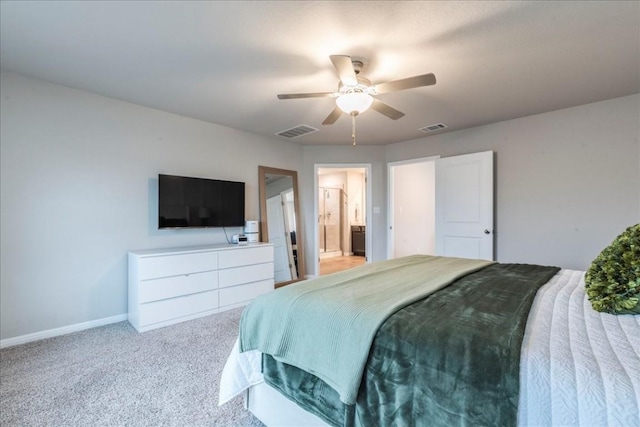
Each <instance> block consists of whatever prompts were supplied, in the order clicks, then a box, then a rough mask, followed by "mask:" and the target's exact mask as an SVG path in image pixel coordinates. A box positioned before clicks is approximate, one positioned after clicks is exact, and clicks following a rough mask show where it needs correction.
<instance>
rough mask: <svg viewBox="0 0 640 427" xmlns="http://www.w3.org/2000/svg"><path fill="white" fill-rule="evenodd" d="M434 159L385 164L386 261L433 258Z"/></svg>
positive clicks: (427, 158)
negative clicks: (386, 205)
mask: <svg viewBox="0 0 640 427" xmlns="http://www.w3.org/2000/svg"><path fill="white" fill-rule="evenodd" d="M438 158H439V156H436V157H426V158H421V159H412V160H406V161H400V162H392V163H389V164H388V179H389V210H388V212H389V217H388V219H389V229H388V232H389V234H388V240H387V242H388V244H387V258H399V257H402V256H407V255H413V254H425V255H435V189H436V184H435V160H436V159H438Z"/></svg>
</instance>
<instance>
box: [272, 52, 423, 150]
mask: <svg viewBox="0 0 640 427" xmlns="http://www.w3.org/2000/svg"><path fill="white" fill-rule="evenodd" d="M329 58H331V62H332V63H333V66H334V67H335V68H336V71H337V72H338V76H339V77H340V83H339V84H338V91H337V92H316V93H291V94H280V95H278V99H297V98H323V97H332V98H336V107H335V108H334V109H333V111H332V112H331V113H330V114H329V115H328V116H327V118H326V119H324V121H323V122H322V124H323V125H332V124H334V123H335V122H336V120H338V118H339V117H340V116H341V115H342V113H343V112H344V113H347V114H349V115H351V117H352V123H353V132H352V137H353V145H355V117H356V116H357V115H358V114H360V113H363V112H364V111H366V110H367V109H369V107H371V108H372V109H373V110H375V111H377V112H379V113H381V114H383V115H385V116H387V117H389V118H390V119H392V120H398V119H399V118H401V117H403V116H404V113H403V112H401V111H398V110H396V109H395V108H393V107H391V106H390V105H388V104H386V103H384V102H382V101H380V100H379V99H376V98H374V96H375V95H379V94H383V93H389V92H396V91H399V90H405V89H412V88H416V87H421V86H431V85H434V84H435V83H436V76H434V75H433V73H429V74H422V75H419V76H414V77H408V78H405V79H400V80H393V81H390V82H386V83H380V84H377V85H373V84H371V81H370V80H369V79H367V78H364V77H361V76H360V75H359V74H360V71H361V70H362V66H363V63H362V61H359V60H353V59H351V57H350V56H347V55H331V56H330V57H329Z"/></svg>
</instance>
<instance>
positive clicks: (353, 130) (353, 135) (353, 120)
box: [351, 113, 356, 147]
mask: <svg viewBox="0 0 640 427" xmlns="http://www.w3.org/2000/svg"><path fill="white" fill-rule="evenodd" d="M351 138H352V139H353V146H354V147H355V146H356V115H355V114H353V113H351Z"/></svg>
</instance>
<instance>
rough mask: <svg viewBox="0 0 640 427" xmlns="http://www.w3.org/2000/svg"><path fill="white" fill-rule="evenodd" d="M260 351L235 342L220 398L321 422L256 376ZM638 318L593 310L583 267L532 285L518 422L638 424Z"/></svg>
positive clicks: (272, 417)
mask: <svg viewBox="0 0 640 427" xmlns="http://www.w3.org/2000/svg"><path fill="white" fill-rule="evenodd" d="M260 367H261V365H260V354H259V353H257V352H247V353H242V354H240V353H238V352H237V348H234V350H233V352H232V354H231V355H230V356H229V360H228V361H227V364H226V365H225V369H224V373H223V378H222V381H221V390H220V404H223V403H224V402H226V401H228V400H229V399H231V398H232V397H233V396H236V395H238V394H240V393H242V392H243V391H244V390H247V389H248V391H247V393H246V394H245V396H246V397H245V398H246V406H247V408H248V409H249V410H250V411H251V412H252V413H253V414H254V415H255V416H256V417H257V418H258V419H259V420H260V421H262V422H263V423H264V424H266V425H267V426H296V427H301V426H327V424H326V423H324V422H323V421H322V420H321V419H320V418H318V417H317V416H315V415H313V414H310V413H308V412H306V411H304V410H303V409H301V408H300V407H298V406H297V405H296V404H295V403H293V402H292V401H290V400H289V399H287V398H286V397H284V396H282V395H281V394H280V393H279V392H278V391H276V390H275V389H273V388H271V387H270V386H268V385H266V384H265V383H264V382H263V381H262V374H261V373H260ZM639 402H640V316H632V315H621V316H614V315H610V314H603V313H598V312H596V311H594V310H593V309H592V308H591V304H590V303H589V301H588V300H587V298H586V294H585V285H584V272H581V271H574V270H566V269H564V270H561V271H559V272H558V273H557V274H556V275H555V276H554V277H553V278H552V279H551V280H550V281H549V282H548V283H547V284H545V285H544V286H543V287H542V288H540V290H539V291H538V293H537V295H536V298H535V300H534V302H533V306H532V307H531V312H530V314H529V319H528V322H527V327H526V330H525V335H524V340H523V342H522V351H521V359H520V400H519V405H518V425H520V426H541V425H545V426H552V425H562V426H585V425H598V426H605V425H606V426H640V403H639Z"/></svg>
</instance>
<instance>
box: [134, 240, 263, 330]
mask: <svg viewBox="0 0 640 427" xmlns="http://www.w3.org/2000/svg"><path fill="white" fill-rule="evenodd" d="M273 276H274V268H273V245H272V244H269V243H258V244H252V245H246V246H239V245H218V246H194V247H186V248H168V249H156V250H146V251H135V252H129V322H130V323H131V324H132V325H133V326H134V327H135V328H136V329H137V330H138V331H139V332H145V331H148V330H151V329H155V328H159V327H162V326H167V325H171V324H173V323H178V322H183V321H185V320H190V319H195V318H197V317H202V316H206V315H209V314H214V313H218V312H220V311H223V310H228V309H231V308H235V307H240V306H242V305H245V304H247V303H248V302H250V301H251V300H252V299H254V298H255V297H257V296H258V295H261V294H264V293H266V292H269V291H271V290H273V289H274V277H273Z"/></svg>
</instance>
